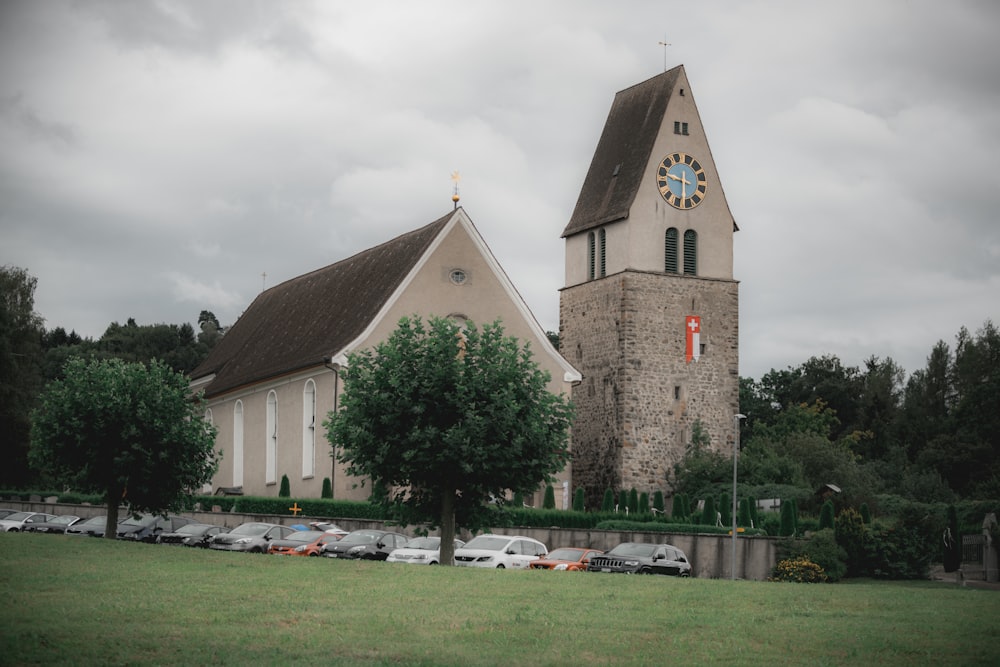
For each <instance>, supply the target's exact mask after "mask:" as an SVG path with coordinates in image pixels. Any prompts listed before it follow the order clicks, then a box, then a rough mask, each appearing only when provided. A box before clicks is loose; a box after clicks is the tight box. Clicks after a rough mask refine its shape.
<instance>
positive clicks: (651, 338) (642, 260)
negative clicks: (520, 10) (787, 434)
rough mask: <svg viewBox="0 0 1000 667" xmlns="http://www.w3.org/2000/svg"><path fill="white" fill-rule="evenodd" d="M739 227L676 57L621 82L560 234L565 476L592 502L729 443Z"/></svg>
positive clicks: (665, 481)
mask: <svg viewBox="0 0 1000 667" xmlns="http://www.w3.org/2000/svg"><path fill="white" fill-rule="evenodd" d="M736 231H737V226H736V223H735V221H734V219H733V215H732V213H731V212H730V210H729V205H728V204H727V202H726V196H725V193H724V192H723V189H722V182H721V180H720V178H719V174H718V171H717V170H716V167H715V162H714V160H713V159H712V152H711V150H710V149H709V145H708V139H707V137H706V136H705V130H704V128H703V127H702V123H701V118H700V117H699V115H698V107H697V106H696V105H695V101H694V96H693V94H692V91H691V86H690V84H689V83H688V79H687V75H686V73H685V71H684V67H683V66H678V67H675V68H673V69H671V70H668V71H666V72H664V73H663V74H660V75H658V76H655V77H653V78H651V79H649V80H647V81H645V82H643V83H640V84H637V85H635V86H632V87H631V88H627V89H625V90H623V91H621V92H619V93H618V94H617V95H616V96H615V99H614V102H613V104H612V106H611V111H610V113H609V114H608V118H607V121H606V123H605V126H604V131H603V133H602V134H601V137H600V140H599V141H598V144H597V149H596V150H595V152H594V157H593V160H592V161H591V163H590V169H589V171H588V172H587V175H586V178H585V180H584V183H583V188H582V189H581V191H580V196H579V198H578V200H577V203H576V208H575V209H574V211H573V214H572V217H571V218H570V220H569V224H568V225H567V226H566V228H565V230H564V231H563V234H562V236H563V238H564V239H565V248H566V258H565V261H566V278H565V281H566V282H565V286H564V287H563V289H562V291H561V294H560V306H559V308H560V331H559V333H560V342H561V348H560V349H561V352H562V354H563V355H564V356H565V357H566V359H567V360H568V361H569V362H570V363H571V364H573V366H574V367H576V368H577V369H579V370H580V372H581V373H582V375H583V380H582V383H581V384H580V385H579V386H577V387H575V388H574V390H573V403H574V405H575V407H576V414H577V417H576V421H575V422H574V425H573V486H574V488H576V487H579V486H583V487H584V488H585V489H586V497H587V506H589V507H595V506H597V505H599V504H600V501H601V497H602V496H603V493H604V491H605V489H609V488H610V489H612V490H613V491H619V490H621V489H626V490H630V489H633V488H634V489H636V490H637V491H638V492H640V493H642V492H648V493H650V494H651V495H652V494H653V493H655V492H656V491H657V490H661V491H664V493H665V495H667V496H670V495H672V494H671V488H670V478H671V474H672V470H673V466H674V464H676V463H677V462H678V461H680V459H681V458H682V457H683V455H684V453H685V451H686V449H687V448H688V447H689V446H690V444H691V443H692V441H693V439H695V438H697V439H698V440H699V441H701V442H704V439H705V438H707V445H706V446H707V447H709V448H711V449H714V450H719V451H731V449H732V445H733V437H734V422H735V415H736V414H737V413H738V412H739V347H738V317H739V293H738V283H737V282H736V281H735V280H734V279H733V234H734V233H735V232H736ZM696 433H697V434H698V435H697V436H696V435H695V434H696Z"/></svg>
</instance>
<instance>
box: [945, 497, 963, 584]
mask: <svg viewBox="0 0 1000 667" xmlns="http://www.w3.org/2000/svg"><path fill="white" fill-rule="evenodd" d="M942 542H943V544H944V554H943V557H942V559H941V561H942V562H943V564H944V571H945V572H955V571H957V570H958V568H960V567H962V536H961V534H960V533H959V531H958V513H957V512H956V511H955V506H954V505H948V526H947V527H946V528H945V529H944V535H943V536H942Z"/></svg>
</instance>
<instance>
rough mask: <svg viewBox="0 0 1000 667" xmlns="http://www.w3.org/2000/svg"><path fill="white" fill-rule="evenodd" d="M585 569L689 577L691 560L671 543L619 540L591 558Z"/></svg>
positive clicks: (589, 570)
mask: <svg viewBox="0 0 1000 667" xmlns="http://www.w3.org/2000/svg"><path fill="white" fill-rule="evenodd" d="M587 571H588V572H624V573H626V574H670V575H674V576H678V577H689V576H691V563H689V562H688V559H687V556H685V555H684V552H683V551H681V550H680V549H678V548H677V547H675V546H673V545H670V544H644V543H641V542H622V543H621V544H619V545H618V546H616V547H615V548H614V549H612V550H611V551H609V552H607V553H606V554H603V555H601V556H594V557H593V558H591V559H590V565H588V566H587Z"/></svg>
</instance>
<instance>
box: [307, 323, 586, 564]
mask: <svg viewBox="0 0 1000 667" xmlns="http://www.w3.org/2000/svg"><path fill="white" fill-rule="evenodd" d="M343 378H344V395H343V397H342V399H341V409H340V411H338V412H336V413H331V414H330V416H329V418H328V420H327V422H325V425H326V427H327V437H328V439H329V440H330V442H331V443H332V444H333V445H334V448H335V451H336V450H337V449H339V450H340V456H339V458H340V460H341V461H343V462H345V463H347V464H348V471H349V472H350V474H352V475H357V476H361V477H366V478H369V479H370V480H371V481H372V483H373V485H375V486H378V487H380V488H382V489H384V490H385V493H384V494H380V495H379V496H378V497H377V498H376V500H377V501H378V502H381V503H383V504H385V505H386V506H388V507H389V508H390V509H391V510H392V511H393V513H394V516H395V517H396V519H397V520H399V521H401V522H403V523H407V524H415V523H423V524H426V525H427V526H428V527H431V528H435V527H438V526H440V528H441V562H442V563H449V564H450V563H451V562H452V558H453V548H452V539H453V536H454V533H455V526H456V522H457V523H458V525H461V526H464V527H467V528H470V529H472V530H477V529H479V528H481V527H482V525H481V524H482V522H483V521H484V520H485V518H484V517H485V515H484V512H483V509H484V507H485V506H486V505H487V503H489V502H491V501H493V502H496V503H498V504H503V502H504V498H506V497H507V494H508V493H509V492H511V491H514V492H518V491H521V492H530V491H532V490H534V489H536V488H537V487H538V486H539V485H540V484H541V483H542V482H544V481H546V480H548V479H550V478H551V475H553V474H554V473H556V472H558V471H559V470H561V469H562V468H563V467H564V466H565V465H566V462H567V460H568V457H569V453H568V451H567V444H568V435H569V427H570V423H571V419H572V409H571V407H570V405H569V403H568V402H567V400H566V399H565V398H564V397H563V396H555V395H553V394H551V393H550V392H549V391H548V390H547V384H548V381H549V375H548V373H546V372H544V371H542V370H540V369H539V368H538V366H537V364H535V362H534V361H532V356H531V351H530V348H529V346H527V345H525V346H524V347H521V345H520V344H519V343H518V341H517V339H516V338H512V337H508V336H505V335H504V331H503V328H502V326H501V325H500V323H499V322H495V323H493V324H490V325H485V326H483V327H482V329H478V328H476V326H475V325H473V324H471V323H468V324H467V325H466V326H465V327H464V328H461V327H460V326H459V325H458V324H456V323H455V322H453V321H450V320H447V319H440V318H432V319H430V320H429V321H428V322H427V323H426V324H425V323H424V322H423V321H422V320H421V319H420V318H419V317H413V318H403V319H402V320H401V321H400V322H399V326H398V328H397V329H396V330H395V331H394V332H393V334H392V335H391V336H390V337H389V339H388V340H386V341H385V342H384V343H382V344H380V345H378V346H377V347H376V348H375V349H374V350H365V351H363V352H359V353H356V354H353V355H351V356H350V357H349V363H348V367H347V369H346V370H344V371H343Z"/></svg>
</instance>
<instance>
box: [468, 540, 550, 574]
mask: <svg viewBox="0 0 1000 667" xmlns="http://www.w3.org/2000/svg"><path fill="white" fill-rule="evenodd" d="M548 553H549V550H548V549H547V548H546V547H545V545H544V544H542V543H541V542H539V541H538V540H536V539H532V538H530V537H523V536H521V535H490V534H486V535H479V536H478V537H474V538H472V539H471V540H469V541H468V542H467V543H466V544H465V546H464V547H462V548H461V549H456V550H455V565H461V566H464V567H494V568H497V569H498V570H503V569H505V568H512V569H516V570H527V569H528V567H529V564H530V563H531V561H534V560H538V559H539V558H542V557H543V556H545V555H546V554H548Z"/></svg>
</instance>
